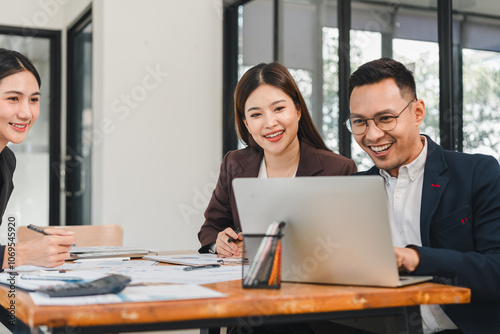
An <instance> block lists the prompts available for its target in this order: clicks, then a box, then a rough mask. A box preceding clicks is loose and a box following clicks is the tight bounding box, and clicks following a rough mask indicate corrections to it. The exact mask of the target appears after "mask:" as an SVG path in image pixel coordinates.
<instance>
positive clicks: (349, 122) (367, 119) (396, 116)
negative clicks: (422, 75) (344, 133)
mask: <svg viewBox="0 0 500 334" xmlns="http://www.w3.org/2000/svg"><path fill="white" fill-rule="evenodd" d="M415 101H417V99H416V98H415V99H413V100H411V101H410V102H408V104H407V105H406V107H404V108H403V110H401V111H400V112H399V114H397V115H391V114H387V115H386V114H383V116H390V117H392V118H394V119H395V120H396V122H395V125H394V127H393V128H392V129H387V130H384V129H380V128H379V127H378V124H377V122H376V121H375V118H377V117H379V116H380V115H377V116H375V117H372V118H364V119H363V121H364V122H365V125H366V126H365V130H364V131H363V132H361V133H354V132H353V131H352V124H351V117H349V118H348V119H347V120H346V121H345V122H344V125H345V126H346V128H347V130H349V132H350V133H352V134H353V135H357V136H359V135H362V134H364V133H365V132H366V131H367V130H368V126H369V125H368V121H370V120H371V121H373V124H375V126H376V127H377V128H379V129H380V130H382V131H392V130H394V129H395V128H396V127H397V126H398V118H399V116H401V114H402V113H403V112H404V111H405V110H406V109H408V107H409V106H410V104H412V103H413V102H415Z"/></svg>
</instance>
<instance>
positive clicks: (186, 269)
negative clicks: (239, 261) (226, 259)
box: [184, 264, 220, 271]
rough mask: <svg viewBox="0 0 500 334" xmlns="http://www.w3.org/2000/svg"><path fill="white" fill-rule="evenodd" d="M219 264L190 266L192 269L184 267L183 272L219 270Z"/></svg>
mask: <svg viewBox="0 0 500 334" xmlns="http://www.w3.org/2000/svg"><path fill="white" fill-rule="evenodd" d="M219 267H220V264H207V265H204V266H192V267H186V268H184V270H185V271H191V270H196V269H208V268H219Z"/></svg>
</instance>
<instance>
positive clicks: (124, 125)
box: [0, 0, 222, 250]
mask: <svg viewBox="0 0 500 334" xmlns="http://www.w3.org/2000/svg"><path fill="white" fill-rule="evenodd" d="M89 4H92V8H93V28H94V59H93V61H94V88H93V91H94V122H95V123H94V125H95V126H94V151H93V171H92V173H93V192H92V205H93V213H92V215H93V224H120V225H122V226H123V228H124V231H125V235H124V243H125V245H130V246H140V247H151V248H156V249H162V250H170V249H197V248H198V246H199V243H198V240H197V236H196V235H197V232H198V230H199V228H200V226H201V224H202V223H203V211H204V209H205V207H206V205H207V203H208V199H209V196H210V195H211V191H212V189H213V187H214V186H215V181H216V178H217V176H218V171H219V164H220V161H221V154H222V150H221V146H222V136H221V133H222V125H221V124H222V115H221V113H222V102H221V100H222V0H168V1H165V0H94V1H91V0H22V1H11V0H0V8H1V9H2V10H1V11H0V24H2V25H11V26H18V27H19V26H21V27H25V28H26V29H27V30H28V29H37V28H39V29H40V28H41V29H54V30H61V31H62V33H63V34H62V43H63V44H62V45H63V50H62V59H63V70H62V72H61V78H62V82H63V86H64V83H65V80H66V73H65V64H66V62H65V58H66V52H65V45H66V44H65V41H66V33H65V32H66V30H67V29H68V28H69V27H70V26H71V25H72V24H73V23H74V22H75V21H76V20H77V19H78V18H79V17H80V15H81V14H82V13H83V12H84V11H85V9H86V8H88V6H89ZM152 73H156V74H152ZM61 94H62V106H63V114H62V118H61V122H62V126H63V131H65V129H64V127H65V122H66V117H65V106H66V99H65V96H66V89H65V88H64V87H63V91H62V92H61ZM64 137H65V134H64V132H63V134H62V137H61V139H62V140H63V143H62V147H63V149H64ZM19 163H21V161H19ZM18 168H20V167H19V166H18ZM19 182H22V181H16V190H15V193H19V194H20V195H21V193H20V191H21V190H22V187H21V184H20V183H19ZM29 186H30V187H35V186H36V185H34V184H30V185H29ZM14 195H15V194H14ZM14 195H13V196H14ZM20 210H21V211H22V209H20ZM62 216H63V217H64V215H62ZM2 225H4V226H6V224H2ZM4 226H2V227H4ZM3 235H4V233H3V230H2V231H0V241H1V236H3Z"/></svg>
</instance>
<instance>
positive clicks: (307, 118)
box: [234, 63, 330, 151]
mask: <svg viewBox="0 0 500 334" xmlns="http://www.w3.org/2000/svg"><path fill="white" fill-rule="evenodd" d="M261 85H270V86H273V87H276V88H278V89H280V90H281V91H282V92H284V93H285V94H287V95H288V96H290V98H291V99H292V101H293V103H294V104H295V108H297V110H299V111H300V112H301V116H300V120H299V130H298V131H297V137H298V138H299V141H302V140H306V141H308V142H309V143H310V144H312V145H313V146H314V147H316V148H319V149H323V150H327V151H330V149H329V148H327V147H326V145H325V142H324V141H323V139H322V138H321V136H320V134H319V132H318V130H317V129H316V127H315V126H314V123H313V121H312V119H311V115H310V114H309V110H308V109H307V105H306V103H305V101H304V98H303V97H302V94H301V93H300V91H299V88H298V87H297V84H296V83H295V80H293V77H292V75H291V74H290V72H288V70H287V68H286V67H285V66H283V65H281V64H279V63H269V64H265V63H261V64H259V65H257V66H254V67H252V68H251V69H249V70H248V71H246V72H245V74H243V76H242V77H241V79H240V81H239V82H238V84H237V85H236V90H235V91H234V119H235V124H236V129H237V130H238V135H239V137H240V138H241V140H243V141H244V142H245V144H247V145H248V146H250V147H251V148H253V149H261V148H260V146H259V145H258V144H257V143H256V142H255V140H254V139H253V138H252V135H251V134H250V133H249V132H248V129H247V128H246V126H245V123H244V122H243V121H244V120H245V103H246V101H247V99H248V97H249V96H250V94H252V92H253V91H254V90H256V89H257V88H258V87H259V86H261Z"/></svg>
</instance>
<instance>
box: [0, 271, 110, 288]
mask: <svg viewBox="0 0 500 334" xmlns="http://www.w3.org/2000/svg"><path fill="white" fill-rule="evenodd" d="M104 276H105V274H104V273H101V272H96V271H78V272H65V273H60V272H58V271H33V272H25V273H19V274H17V273H16V274H13V273H12V272H10V273H9V272H4V273H0V284H3V285H8V286H10V285H14V286H16V288H19V289H23V290H26V291H35V290H37V289H39V288H43V287H49V286H54V285H60V284H65V283H67V282H68V280H72V281H74V280H73V278H75V279H78V280H81V281H85V282H87V281H92V280H95V279H98V278H101V277H104Z"/></svg>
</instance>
